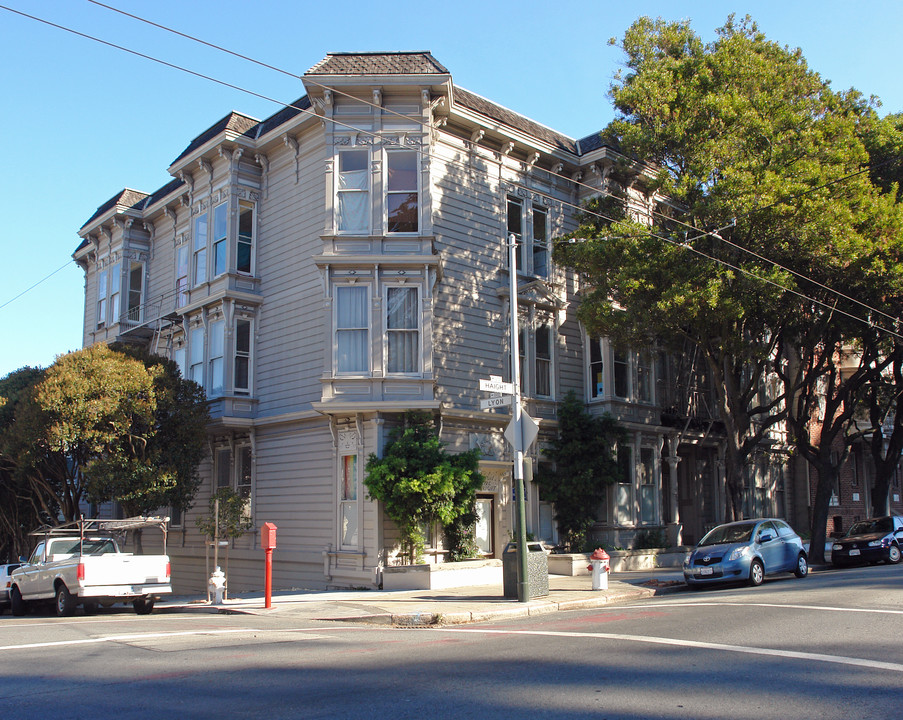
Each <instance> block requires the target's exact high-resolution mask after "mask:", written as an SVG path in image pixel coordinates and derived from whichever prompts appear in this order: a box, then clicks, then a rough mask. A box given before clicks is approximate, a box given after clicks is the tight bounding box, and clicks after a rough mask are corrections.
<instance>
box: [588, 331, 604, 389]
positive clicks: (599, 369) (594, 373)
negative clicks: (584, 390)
mask: <svg viewBox="0 0 903 720" xmlns="http://www.w3.org/2000/svg"><path fill="white" fill-rule="evenodd" d="M604 370H605V363H604V362H603V360H602V338H590V339H589V397H590V399H591V400H594V399H596V398H601V397H603V395H604V391H605V377H604V375H603V372H604Z"/></svg>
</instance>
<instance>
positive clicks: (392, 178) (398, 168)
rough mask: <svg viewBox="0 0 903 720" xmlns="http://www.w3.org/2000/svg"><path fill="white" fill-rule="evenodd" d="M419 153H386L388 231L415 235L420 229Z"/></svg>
mask: <svg viewBox="0 0 903 720" xmlns="http://www.w3.org/2000/svg"><path fill="white" fill-rule="evenodd" d="M417 165H418V163H417V151H415V150H395V151H389V152H387V153H386V167H387V171H388V176H387V178H386V209H387V213H388V218H387V219H388V224H387V231H388V232H390V233H415V232H417V230H418V229H419V222H418V219H419V217H418V216H419V214H420V206H419V202H418V198H419V196H418V192H417V188H418V182H417Z"/></svg>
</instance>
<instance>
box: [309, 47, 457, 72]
mask: <svg viewBox="0 0 903 720" xmlns="http://www.w3.org/2000/svg"><path fill="white" fill-rule="evenodd" d="M304 74H305V75H448V74H449V72H448V70H447V69H446V68H445V67H444V66H443V65H442V64H441V63H439V62H437V61H436V58H434V57H433V56H432V55H431V54H430V53H429V52H428V51H418V52H366V53H344V52H343V53H328V54H327V55H326V57H325V58H323V59H322V60H321V61H320V62H318V63H317V64H316V65H314V66H313V67H312V68H311V69H310V70H308V71H307V72H306V73H304Z"/></svg>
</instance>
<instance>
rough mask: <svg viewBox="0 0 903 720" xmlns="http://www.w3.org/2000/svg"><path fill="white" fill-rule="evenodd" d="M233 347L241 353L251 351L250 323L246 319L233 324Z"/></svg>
mask: <svg viewBox="0 0 903 720" xmlns="http://www.w3.org/2000/svg"><path fill="white" fill-rule="evenodd" d="M235 349H236V351H238V352H241V353H247V352H251V323H250V322H249V321H247V320H239V321H238V322H237V323H236V324H235Z"/></svg>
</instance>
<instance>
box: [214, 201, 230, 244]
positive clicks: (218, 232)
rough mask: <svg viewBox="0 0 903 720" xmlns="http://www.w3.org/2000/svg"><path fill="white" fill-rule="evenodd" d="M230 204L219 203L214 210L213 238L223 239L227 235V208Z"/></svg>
mask: <svg viewBox="0 0 903 720" xmlns="http://www.w3.org/2000/svg"><path fill="white" fill-rule="evenodd" d="M227 209H228V205H227V204H226V203H223V204H222V205H217V206H216V208H215V209H214V210H213V239H214V240H222V239H223V238H225V237H226V217H227V215H226V210H227Z"/></svg>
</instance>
